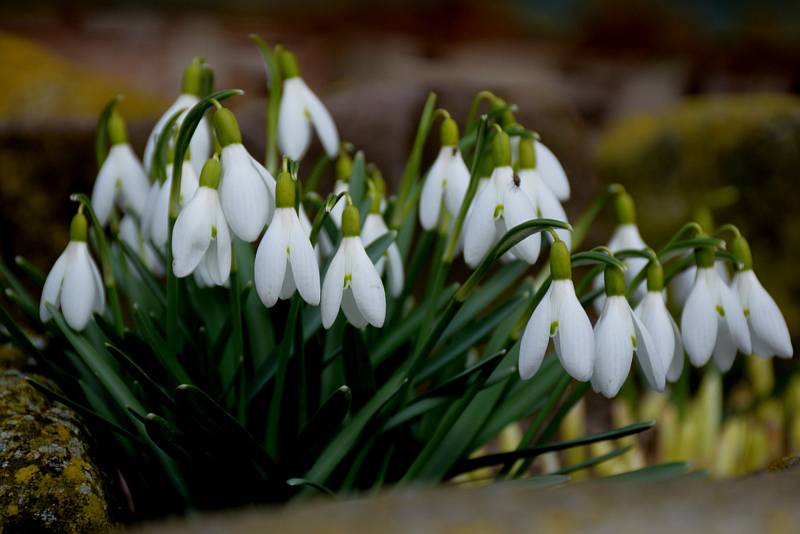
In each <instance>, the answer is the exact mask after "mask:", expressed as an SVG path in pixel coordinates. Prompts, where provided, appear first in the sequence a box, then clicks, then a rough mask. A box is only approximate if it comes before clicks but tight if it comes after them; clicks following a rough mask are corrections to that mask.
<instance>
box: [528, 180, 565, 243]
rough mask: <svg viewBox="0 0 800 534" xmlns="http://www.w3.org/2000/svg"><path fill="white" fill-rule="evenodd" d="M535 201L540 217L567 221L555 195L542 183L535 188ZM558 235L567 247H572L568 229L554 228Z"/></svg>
mask: <svg viewBox="0 0 800 534" xmlns="http://www.w3.org/2000/svg"><path fill="white" fill-rule="evenodd" d="M536 197H537V202H536V203H535V204H536V205H538V207H539V211H540V212H541V215H542V217H544V218H545V219H555V220H557V221H564V222H569V219H567V212H565V211H564V208H563V207H562V206H561V203H560V202H559V201H558V199H557V198H556V196H555V195H554V194H553V192H552V191H551V190H550V188H549V187H547V185H545V184H544V183H539V184H538V187H537V188H536ZM556 234H558V237H559V238H560V239H561V240H562V241H563V242H564V243H566V245H567V248H570V249H571V248H572V232H570V231H569V230H556Z"/></svg>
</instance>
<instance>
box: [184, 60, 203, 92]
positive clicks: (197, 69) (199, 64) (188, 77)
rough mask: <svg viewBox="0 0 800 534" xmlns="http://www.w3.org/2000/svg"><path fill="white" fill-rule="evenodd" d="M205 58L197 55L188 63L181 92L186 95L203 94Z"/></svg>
mask: <svg viewBox="0 0 800 534" xmlns="http://www.w3.org/2000/svg"><path fill="white" fill-rule="evenodd" d="M204 76H205V73H204V69H203V60H202V59H200V58H199V57H196V58H194V59H193V60H192V62H191V63H189V64H188V65H186V68H185V69H184V71H183V80H182V82H181V93H183V94H185V95H195V96H201V95H202V92H203V77H204Z"/></svg>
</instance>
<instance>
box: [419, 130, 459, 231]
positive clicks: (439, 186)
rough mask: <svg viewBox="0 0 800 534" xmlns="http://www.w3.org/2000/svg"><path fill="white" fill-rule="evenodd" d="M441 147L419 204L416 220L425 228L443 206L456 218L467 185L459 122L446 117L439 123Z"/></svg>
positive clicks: (429, 227) (430, 227)
mask: <svg viewBox="0 0 800 534" xmlns="http://www.w3.org/2000/svg"><path fill="white" fill-rule="evenodd" d="M441 137H442V148H441V149H440V150H439V155H438V156H437V157H436V161H434V162H433V165H432V166H431V169H430V171H428V176H427V177H426V178H425V183H424V185H423V186H422V194H421V196H420V201H419V202H420V204H419V220H420V223H421V224H422V227H423V228H424V229H426V230H433V229H434V228H435V227H436V224H437V223H438V222H439V211H440V209H441V206H442V200H444V207H445V209H446V210H447V212H448V213H449V214H450V216H451V217H456V216H457V215H458V212H459V210H460V209H461V203H462V202H464V195H466V193H467V188H468V187H469V169H467V166H466V164H464V159H463V158H462V156H461V151H460V150H459V149H458V125H457V124H456V121H454V120H453V119H451V118H450V117H447V118H446V119H445V120H444V121H443V122H442V132H441Z"/></svg>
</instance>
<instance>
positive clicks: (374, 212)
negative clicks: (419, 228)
mask: <svg viewBox="0 0 800 534" xmlns="http://www.w3.org/2000/svg"><path fill="white" fill-rule="evenodd" d="M371 195H372V205H371V207H370V212H369V214H367V218H366V219H365V220H364V227H363V228H362V229H361V242H362V243H363V244H364V246H365V247H368V246H369V245H370V244H371V243H372V242H373V241H375V240H376V239H378V238H380V237H381V236H382V235H384V234H385V233H386V232H388V231H389V227H388V226H386V221H384V220H383V215H381V199H382V198H383V197H382V195H381V194H380V193H378V192H377V191H372V192H371ZM384 269H386V275H387V277H388V279H389V291H390V292H391V293H392V295H393V296H395V297H396V296H398V295H400V293H401V292H402V291H403V283H404V281H405V273H404V272H403V259H402V258H401V257H400V249H398V248H397V243H392V244H391V245H389V247H388V248H387V249H386V252H384V253H383V257H381V258H380V259H379V260H378V262H377V263H376V264H375V270H377V271H378V275H379V276H383V271H384Z"/></svg>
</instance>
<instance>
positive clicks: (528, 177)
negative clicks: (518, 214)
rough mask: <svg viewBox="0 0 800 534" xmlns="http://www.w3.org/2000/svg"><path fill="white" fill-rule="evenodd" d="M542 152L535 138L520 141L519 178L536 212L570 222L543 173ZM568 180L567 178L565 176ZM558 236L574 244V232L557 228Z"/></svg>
mask: <svg viewBox="0 0 800 534" xmlns="http://www.w3.org/2000/svg"><path fill="white" fill-rule="evenodd" d="M542 170H543V168H542V161H541V154H540V153H539V152H538V151H537V149H536V148H535V147H534V140H533V139H522V140H521V141H519V171H518V174H519V178H520V181H521V187H522V189H523V191H525V192H526V193H527V194H528V198H530V200H531V203H532V204H533V207H534V208H535V209H536V213H537V214H538V215H539V216H540V217H543V218H545V219H555V220H557V221H564V222H569V221H568V220H567V213H566V212H565V211H564V208H563V207H561V203H560V202H559V200H558V197H556V195H555V194H554V193H553V191H552V190H551V189H550V186H549V185H548V183H547V182H546V181H545V180H544V175H543V174H542ZM565 180H566V178H565ZM556 234H558V237H559V238H560V239H561V240H562V241H563V242H564V244H566V245H567V248H571V246H572V233H571V232H570V231H569V230H562V229H559V230H556Z"/></svg>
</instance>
